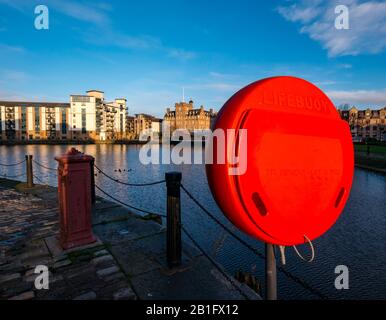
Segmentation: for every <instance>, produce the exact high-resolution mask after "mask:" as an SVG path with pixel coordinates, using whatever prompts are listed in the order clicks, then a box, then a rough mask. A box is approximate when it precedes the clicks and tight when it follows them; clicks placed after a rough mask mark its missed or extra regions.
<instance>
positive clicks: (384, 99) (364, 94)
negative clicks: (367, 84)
mask: <svg viewBox="0 0 386 320" xmlns="http://www.w3.org/2000/svg"><path fill="white" fill-rule="evenodd" d="M326 94H327V95H328V96H329V97H330V98H331V99H332V100H334V101H336V102H339V103H350V104H356V103H358V104H372V105H377V106H386V89H382V90H353V91H345V90H341V91H327V92H326Z"/></svg>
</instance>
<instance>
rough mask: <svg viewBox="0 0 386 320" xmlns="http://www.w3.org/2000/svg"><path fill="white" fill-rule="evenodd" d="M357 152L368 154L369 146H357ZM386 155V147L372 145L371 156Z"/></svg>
mask: <svg viewBox="0 0 386 320" xmlns="http://www.w3.org/2000/svg"><path fill="white" fill-rule="evenodd" d="M355 151H356V152H367V146H366V145H364V144H355ZM371 153H376V154H386V146H381V145H370V154H371Z"/></svg>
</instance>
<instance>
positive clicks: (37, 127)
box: [34, 107, 40, 133]
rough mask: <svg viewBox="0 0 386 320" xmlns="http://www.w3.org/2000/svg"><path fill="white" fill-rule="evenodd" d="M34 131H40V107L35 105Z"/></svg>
mask: <svg viewBox="0 0 386 320" xmlns="http://www.w3.org/2000/svg"><path fill="white" fill-rule="evenodd" d="M34 110H35V133H40V108H39V107H35V108H34Z"/></svg>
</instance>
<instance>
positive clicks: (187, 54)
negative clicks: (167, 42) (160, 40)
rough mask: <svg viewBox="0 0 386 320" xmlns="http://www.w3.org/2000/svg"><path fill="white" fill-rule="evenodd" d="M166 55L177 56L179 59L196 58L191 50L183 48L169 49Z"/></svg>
mask: <svg viewBox="0 0 386 320" xmlns="http://www.w3.org/2000/svg"><path fill="white" fill-rule="evenodd" d="M168 51H169V53H168V56H169V57H171V58H177V59H180V60H191V59H194V58H196V56H197V54H196V53H195V52H193V51H187V50H184V49H175V48H173V49H169V50H168Z"/></svg>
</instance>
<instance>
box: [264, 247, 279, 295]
mask: <svg viewBox="0 0 386 320" xmlns="http://www.w3.org/2000/svg"><path fill="white" fill-rule="evenodd" d="M265 292H266V299H267V300H277V275H276V257H275V248H274V245H273V244H269V243H266V244H265Z"/></svg>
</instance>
